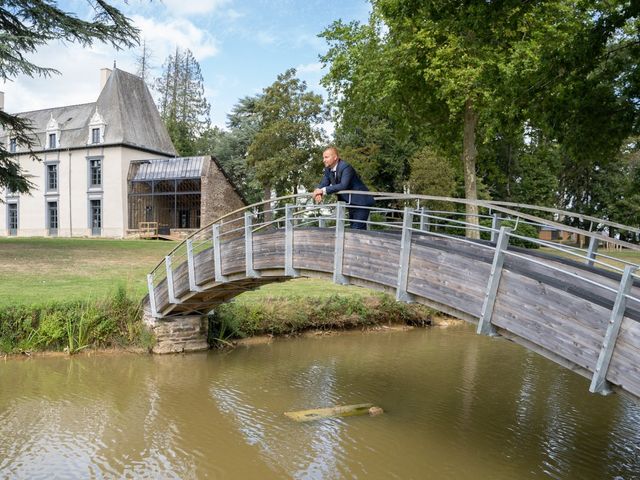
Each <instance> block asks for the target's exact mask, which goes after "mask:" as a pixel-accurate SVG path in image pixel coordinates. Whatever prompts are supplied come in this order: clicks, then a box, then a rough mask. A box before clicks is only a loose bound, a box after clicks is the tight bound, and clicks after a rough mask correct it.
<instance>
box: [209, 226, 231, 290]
mask: <svg viewBox="0 0 640 480" xmlns="http://www.w3.org/2000/svg"><path fill="white" fill-rule="evenodd" d="M212 241H213V272H214V279H215V281H216V282H218V283H223V282H226V281H227V276H226V275H223V274H222V249H221V248H220V224H219V223H215V224H214V225H213V236H212Z"/></svg>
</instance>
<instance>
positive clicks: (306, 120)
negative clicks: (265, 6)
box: [247, 69, 325, 200]
mask: <svg viewBox="0 0 640 480" xmlns="http://www.w3.org/2000/svg"><path fill="white" fill-rule="evenodd" d="M295 75H296V70H295V69H289V70H287V71H286V72H285V73H283V74H280V75H278V78H277V80H276V81H275V82H274V83H273V84H271V85H270V86H269V87H267V88H265V89H264V91H263V94H262V95H261V96H260V97H259V98H258V99H257V100H256V103H255V112H256V113H257V114H258V117H259V122H260V123H259V125H260V127H259V130H258V131H257V133H256V134H255V137H254V138H253V141H252V142H251V145H250V146H249V151H248V156H247V163H248V164H249V165H250V166H252V167H253V168H255V172H256V179H257V180H258V181H259V182H260V184H261V185H262V187H263V192H264V194H263V196H264V200H268V199H269V198H271V192H272V190H275V191H276V193H277V194H278V195H285V194H290V193H297V191H298V187H299V186H301V185H306V186H310V185H312V184H313V183H314V182H315V181H317V175H318V174H319V172H320V167H321V162H320V161H319V160H318V159H319V156H320V150H321V147H320V144H321V142H322V141H323V140H324V137H323V132H322V129H321V127H320V125H321V122H322V121H323V120H324V119H325V111H324V107H323V100H322V97H321V96H320V95H318V94H315V93H313V92H308V91H307V85H306V83H305V82H303V81H300V80H299V79H298V78H296V76H295Z"/></svg>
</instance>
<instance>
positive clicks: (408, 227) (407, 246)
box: [396, 207, 413, 302]
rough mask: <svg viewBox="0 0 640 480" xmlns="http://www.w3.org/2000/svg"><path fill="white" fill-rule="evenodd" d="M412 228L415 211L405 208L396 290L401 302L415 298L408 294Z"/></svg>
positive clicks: (397, 297) (397, 298)
mask: <svg viewBox="0 0 640 480" xmlns="http://www.w3.org/2000/svg"><path fill="white" fill-rule="evenodd" d="M412 228H413V211H412V210H411V208H409V207H405V208H404V219H403V222H402V239H401V240H400V269H399V270H398V286H397V288H396V300H398V301H400V302H413V296H412V295H411V294H410V293H408V292H407V285H408V283H409V260H410V259H411V236H412V235H411V234H412V233H413V232H412Z"/></svg>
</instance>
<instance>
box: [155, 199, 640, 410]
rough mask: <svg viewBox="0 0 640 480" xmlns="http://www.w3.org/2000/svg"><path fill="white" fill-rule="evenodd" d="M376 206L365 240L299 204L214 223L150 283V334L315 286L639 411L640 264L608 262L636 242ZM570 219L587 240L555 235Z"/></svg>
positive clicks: (500, 214)
mask: <svg viewBox="0 0 640 480" xmlns="http://www.w3.org/2000/svg"><path fill="white" fill-rule="evenodd" d="M373 195H375V196H376V197H377V198H376V200H377V201H376V206H375V207H372V209H371V210H372V212H371V217H370V220H369V225H368V227H369V230H367V231H363V230H351V229H349V228H348V220H347V221H345V206H344V205H343V204H341V203H338V204H332V205H313V204H312V203H311V202H310V201H309V196H308V195H298V196H291V197H283V198H279V199H275V200H273V201H271V202H269V203H263V204H256V205H252V206H250V207H247V208H246V209H245V210H242V211H236V212H233V213H231V214H229V215H226V216H224V217H222V218H220V219H219V220H217V221H216V222H214V223H213V224H211V225H209V226H207V227H205V228H203V229H201V230H200V231H198V232H196V233H195V234H193V235H192V236H191V237H190V238H188V239H187V240H186V241H185V242H183V243H181V244H180V245H179V246H178V247H176V248H175V249H174V250H173V251H172V252H171V254H170V255H168V256H167V257H166V258H165V259H164V260H163V261H162V262H161V263H160V264H159V265H158V266H157V267H156V268H155V269H154V270H153V271H152V272H151V273H150V274H149V276H148V286H149V297H148V305H147V309H148V311H150V313H151V315H152V316H153V317H155V318H156V319H159V321H171V319H172V318H175V317H180V316H185V315H194V314H196V315H205V314H206V313H207V312H209V311H211V309H213V308H214V307H215V306H216V305H219V304H220V303H222V302H226V301H228V300H229V299H231V298H233V297H234V296H236V295H238V294H240V293H242V292H244V291H247V290H251V289H255V288H257V287H259V286H261V285H264V284H267V283H271V282H276V281H284V280H287V279H292V278H296V277H324V278H327V279H332V280H333V281H334V282H336V283H339V284H352V285H359V286H363V287H367V288H371V289H375V290H382V291H385V292H390V293H393V294H394V295H395V296H396V298H397V299H398V300H400V301H407V302H412V301H413V302H419V303H422V304H425V305H429V306H432V307H434V308H436V309H438V310H440V311H442V312H445V313H448V314H450V315H453V316H455V317H458V318H461V319H464V320H467V321H469V322H473V323H475V324H477V331H478V333H480V334H487V335H502V336H504V337H506V338H509V339H511V340H513V341H514V342H517V343H519V344H521V345H523V346H524V347H526V348H528V349H530V350H533V351H535V352H538V353H539V354H541V355H543V356H545V357H548V358H550V359H552V360H554V361H556V362H558V363H560V364H561V365H563V366H565V367H567V368H570V369H571V370H573V371H575V372H577V373H579V374H582V375H584V376H586V377H587V378H590V379H591V387H590V390H591V391H592V392H600V393H608V392H609V391H611V390H612V389H616V390H620V391H624V392H627V393H629V394H631V395H632V396H633V397H635V398H636V399H637V398H640V278H639V276H638V274H637V268H638V265H637V263H634V262H632V261H622V260H616V259H615V258H613V257H612V256H610V255H608V254H607V251H608V249H609V248H615V249H624V250H625V251H632V250H635V251H640V247H638V245H637V244H632V243H627V242H625V241H623V240H621V238H626V239H632V240H634V241H636V242H637V241H638V240H639V239H640V230H639V229H637V228H631V227H625V226H624V225H619V224H615V223H612V222H608V221H605V220H601V219H597V218H593V217H587V216H581V215H574V214H572V213H570V212H563V211H558V210H553V209H548V208H541V207H535V206H531V205H516V204H507V203H498V202H496V203H491V202H483V201H475V202H471V201H466V200H461V199H451V198H439V197H428V196H410V195H400V194H373ZM465 204H471V205H475V206H476V207H477V209H478V213H477V214H475V215H476V218H477V221H475V222H474V221H471V220H472V218H471V217H470V216H469V215H466V214H465V213H462V212H461V209H464V207H465ZM427 206H431V207H434V206H437V208H439V210H436V209H434V208H425V207H427ZM536 214H538V215H541V216H544V217H549V218H554V220H548V219H545V218H541V216H536ZM569 217H572V218H573V224H579V225H581V226H583V227H584V228H585V229H584V230H583V229H579V228H574V227H570V226H567V225H565V224H563V223H560V222H562V221H564V220H565V219H566V218H569ZM565 223H567V222H565ZM525 226H528V227H529V228H528V230H527V229H525V228H524V227H525ZM586 228H589V230H586ZM465 230H466V231H467V233H469V232H470V233H471V235H467V236H465V235H464V234H465ZM521 230H525V231H528V232H534V233H537V232H544V233H546V234H547V235H548V236H549V237H550V238H554V239H556V238H559V239H565V240H566V239H567V238H566V237H567V236H570V237H571V240H573V242H578V243H579V244H581V245H584V248H580V247H575V246H569V244H567V243H559V242H556V241H549V240H542V239H541V238H539V237H541V235H538V234H536V235H530V236H524V235H523V234H521V233H520V231H521ZM532 236H533V237H535V238H531V237H532ZM469 237H479V238H476V239H473V238H469ZM532 247H535V248H532ZM538 247H542V248H538ZM605 247H606V248H607V250H605ZM636 258H637V257H636ZM636 262H637V260H636Z"/></svg>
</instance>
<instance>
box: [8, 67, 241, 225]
mask: <svg viewBox="0 0 640 480" xmlns="http://www.w3.org/2000/svg"><path fill="white" fill-rule="evenodd" d="M100 80H101V82H100V87H101V89H100V94H99V96H98V99H97V100H96V101H95V102H93V103H86V104H82V105H69V106H64V107H56V108H48V109H45V110H37V111H32V112H23V113H20V114H18V115H19V116H20V117H22V118H25V119H27V120H29V121H30V122H31V126H32V128H33V135H34V136H33V138H34V141H35V146H34V147H33V153H34V154H35V155H36V156H37V157H38V158H39V159H40V161H35V160H33V159H32V158H30V154H29V152H28V150H27V148H26V147H24V146H23V145H20V144H19V143H17V142H16V139H15V138H12V136H11V132H10V131H9V132H6V131H2V130H0V142H2V143H3V144H4V146H5V148H6V149H7V150H8V151H9V152H10V153H11V154H12V155H14V156H15V157H16V158H17V160H18V162H19V165H20V167H21V168H22V170H23V171H24V172H25V173H26V174H27V176H28V178H29V179H30V180H31V182H32V183H33V184H34V188H33V189H32V191H31V194H29V195H18V194H17V193H15V192H11V191H6V190H5V191H0V199H2V201H3V202H4V203H0V236H11V235H18V236H64V237H68V236H100V237H125V236H127V235H128V234H131V233H134V232H135V231H136V230H138V229H139V228H140V226H141V224H142V223H143V222H154V223H155V224H156V225H157V226H159V227H160V228H161V229H165V230H167V231H171V233H176V232H178V233H183V234H184V233H188V232H189V231H193V230H194V229H198V228H200V227H201V226H205V225H206V224H208V223H210V222H212V221H213V220H215V219H216V218H218V217H219V216H221V215H223V214H225V213H228V212H230V211H233V210H236V209H238V208H242V207H244V206H245V204H246V203H245V201H244V199H243V197H242V195H241V193H240V192H239V191H238V190H237V188H236V187H235V186H234V185H233V184H232V182H231V181H230V179H229V178H228V177H227V176H226V174H225V172H224V171H223V169H222V168H221V166H220V165H219V164H218V162H217V161H216V159H215V158H212V157H209V156H201V157H188V158H182V157H177V153H176V150H175V148H174V146H173V144H172V143H171V139H170V138H169V134H168V133H167V130H166V128H165V126H164V124H163V122H162V120H161V118H160V114H159V113H158V110H157V108H156V106H155V103H154V102H153V98H152V97H151V94H150V93H149V90H148V89H147V86H146V84H145V83H144V81H143V80H142V79H141V78H139V77H137V76H135V75H131V74H129V73H127V72H124V71H122V70H119V69H117V68H114V69H113V70H110V69H102V70H101V75H100ZM0 100H1V102H0V109H2V108H3V107H4V105H3V104H4V98H3V96H2V94H0Z"/></svg>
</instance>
